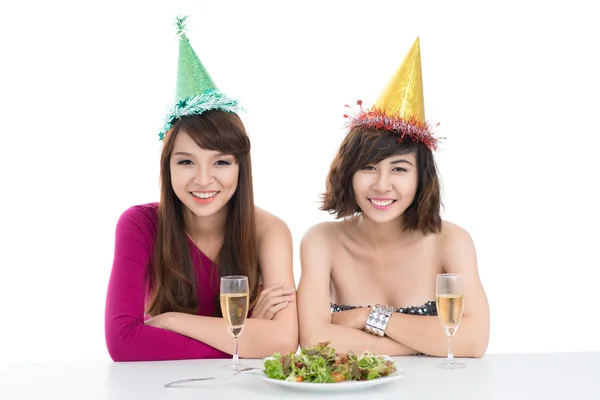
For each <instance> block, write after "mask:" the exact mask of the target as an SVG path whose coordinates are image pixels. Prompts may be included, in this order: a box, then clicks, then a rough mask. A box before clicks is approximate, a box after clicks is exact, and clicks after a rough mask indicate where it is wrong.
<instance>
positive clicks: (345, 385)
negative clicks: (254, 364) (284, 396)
mask: <svg viewBox="0 0 600 400" xmlns="http://www.w3.org/2000/svg"><path fill="white" fill-rule="evenodd" d="M384 357H386V358H389V357H387V356H384ZM268 358H270V357H268ZM402 376H403V375H402V370H401V369H400V367H399V366H398V364H397V363H396V372H394V373H393V374H392V375H388V376H384V377H382V378H377V379H372V380H370V381H344V382H334V383H313V382H289V381H282V380H280V379H272V378H269V377H267V376H266V375H260V379H262V380H263V381H266V382H269V383H272V384H275V385H279V386H284V387H287V388H290V389H294V390H307V391H324V390H325V391H333V392H336V391H345V390H355V389H362V388H369V387H373V386H379V385H385V384H386V383H392V382H395V381H397V380H398V379H400V378H402Z"/></svg>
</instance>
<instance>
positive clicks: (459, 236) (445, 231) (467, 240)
mask: <svg viewBox="0 0 600 400" xmlns="http://www.w3.org/2000/svg"><path fill="white" fill-rule="evenodd" d="M438 235H439V239H440V243H441V244H442V245H443V246H444V247H447V246H455V245H464V246H473V239H472V238H471V235H470V234H469V232H467V230H466V229H465V228H463V227H461V226H459V225H457V224H455V223H453V222H450V221H442V230H441V231H440V233H439V234H438Z"/></svg>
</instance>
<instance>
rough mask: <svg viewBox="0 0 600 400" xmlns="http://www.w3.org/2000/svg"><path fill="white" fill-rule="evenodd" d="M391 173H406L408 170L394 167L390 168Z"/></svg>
mask: <svg viewBox="0 0 600 400" xmlns="http://www.w3.org/2000/svg"><path fill="white" fill-rule="evenodd" d="M392 171H394V172H408V170H407V169H406V168H402V167H394V168H392Z"/></svg>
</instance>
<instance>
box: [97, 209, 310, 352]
mask: <svg viewBox="0 0 600 400" xmlns="http://www.w3.org/2000/svg"><path fill="white" fill-rule="evenodd" d="M152 223H153V222H152V221H147V220H145V219H144V217H143V216H140V215H139V212H137V211H136V210H128V211H127V212H126V213H124V215H123V216H122V217H121V219H120V220H119V223H118V225H117V238H116V243H115V260H114V265H113V269H112V272H111V278H110V282H109V287H108V293H107V300H106V315H105V334H106V344H107V348H108V351H109V353H110V356H111V357H112V359H113V360H115V361H153V360H175V359H190V358H223V357H226V356H227V354H232V353H233V350H234V344H233V339H232V338H231V336H230V335H229V333H228V332H227V329H226V327H225V324H224V321H223V319H222V318H214V317H205V316H197V315H189V314H184V313H165V314H161V315H158V316H156V317H154V318H151V319H150V320H148V321H144V296H145V276H146V265H147V264H148V261H149V257H150V254H151V246H150V244H149V243H150V241H149V240H148V238H147V237H146V235H145V234H144V232H148V231H149V230H150V229H151V226H149V225H151V224H152ZM267 228H268V229H267V233H266V234H265V236H264V238H263V240H262V241H261V242H260V246H259V249H258V252H259V254H258V256H259V260H260V265H261V273H262V277H263V284H264V286H265V287H268V288H277V287H278V286H283V287H287V288H294V287H295V285H294V277H293V272H292V243H291V235H290V232H289V229H288V228H287V226H286V225H285V224H284V223H283V222H281V221H280V220H275V221H274V222H273V223H271V224H269V226H268V227H267ZM278 283H279V284H278ZM283 291H284V289H276V290H268V291H267V290H265V291H264V292H263V293H262V302H263V304H266V305H269V306H271V305H273V304H272V303H270V301H271V300H272V299H273V296H275V297H277V296H279V297H280V298H286V299H287V300H288V303H287V304H284V305H282V304H281V303H278V304H279V308H277V307H276V306H275V307H266V309H265V307H263V311H262V312H261V311H260V310H258V308H259V307H257V308H255V311H256V313H254V314H253V317H254V316H259V317H261V318H249V319H248V320H247V321H246V324H245V326H244V332H243V334H242V335H241V336H240V343H239V355H240V357H246V358H261V357H265V356H268V355H270V354H272V353H274V352H277V351H278V352H282V353H288V352H290V351H296V349H297V347H298V321H297V311H296V310H297V308H296V301H295V299H294V294H292V295H288V294H285V293H283ZM259 303H260V301H259ZM274 333H276V334H274Z"/></svg>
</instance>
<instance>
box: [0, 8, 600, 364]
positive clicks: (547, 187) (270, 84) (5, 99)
mask: <svg viewBox="0 0 600 400" xmlns="http://www.w3.org/2000/svg"><path fill="white" fill-rule="evenodd" d="M586 4H593V2H584V1H572V0H569V1H566V0H565V1H562V2H551V1H545V2H542V1H540V2H532V1H529V2H527V1H514V2H512V1H501V2H475V1H474V2H472V3H471V4H469V3H459V2H456V1H451V2H450V1H441V2H431V1H429V2H424V1H415V0H413V1H400V0H396V1H389V2H383V1H375V0H369V1H366V0H363V1H360V2H353V1H348V0H345V1H327V2H326V1H313V2H310V1H301V2H300V1H299V2H293V3H292V2H281V1H279V2H276V1H272V2H258V1H252V2H249V1H246V2H243V1H239V2H233V1H193V2H192V1H190V2H182V1H169V2H150V1H144V2H142V1H135V2H134V1H106V0H104V1H97V2H72V3H65V2H60V1H54V2H42V1H37V2H32V1H19V2H18V4H17V2H16V1H15V2H10V1H6V2H2V5H1V6H0V57H1V62H0V68H1V70H0V71H1V73H0V121H1V134H2V137H1V141H0V149H1V157H0V163H1V164H0V174H1V175H0V179H1V180H0V182H1V187H2V189H1V195H0V213H1V215H0V307H1V314H0V370H2V369H3V368H6V366H7V365H8V364H10V363H11V362H14V361H20V360H77V359H108V353H107V351H106V347H105V343H104V301H105V293H106V286H107V282H108V277H109V274H110V269H111V264H112V255H113V254H112V251H113V241H114V229H115V224H116V222H117V219H118V217H119V216H120V214H121V213H122V212H123V211H124V210H125V209H126V208H128V207H129V206H131V205H134V204H138V203H145V202H150V201H156V200H157V199H158V154H159V152H160V142H159V141H158V136H157V135H158V132H159V130H160V128H161V126H162V121H163V118H164V115H165V111H166V108H167V106H168V105H169V104H170V103H171V101H172V100H173V96H174V86H175V77H176V67H177V39H176V36H175V28H174V27H173V25H172V23H173V20H174V17H175V16H176V15H178V14H190V20H189V34H188V35H189V37H190V40H191V43H192V46H193V47H194V48H195V50H196V52H197V53H198V55H199V56H200V58H201V59H202V61H203V62H204V64H205V65H206V66H207V68H208V69H209V71H210V73H211V75H212V77H213V78H214V80H215V81H216V83H217V85H218V86H219V87H220V89H222V90H223V91H224V92H226V93H228V94H229V95H231V96H233V97H236V98H239V99H240V100H241V102H242V103H243V106H244V108H245V109H246V111H247V112H246V113H245V114H242V118H243V120H244V122H245V123H246V126H247V129H248V132H249V135H250V137H251V140H252V146H253V152H252V157H253V163H254V165H253V167H254V185H255V193H256V194H255V196H256V202H257V204H258V205H259V206H261V207H263V208H265V209H267V210H269V211H271V212H273V213H275V214H276V215H278V216H280V217H281V218H283V219H284V220H285V221H286V222H287V223H288V225H289V227H290V229H291V230H292V234H293V237H294V243H295V246H296V250H297V245H298V243H299V241H300V239H301V237H302V235H303V233H304V232H305V230H306V229H307V228H308V227H309V226H311V225H313V224H315V223H317V222H320V221H323V220H328V219H331V217H330V216H329V215H328V214H326V213H324V212H321V211H318V200H319V193H320V192H321V191H322V190H323V188H324V179H325V175H326V173H327V169H328V166H329V163H330V161H331V159H332V157H333V155H334V153H335V151H336V149H337V146H338V145H339V143H340V141H341V140H342V138H343V136H344V130H343V124H344V122H345V121H344V119H343V117H342V115H343V114H344V113H345V112H346V109H344V108H343V105H344V104H347V103H349V104H354V102H355V101H356V100H357V99H362V100H363V101H364V102H365V105H370V104H372V102H373V101H374V99H375V98H376V97H377V95H378V94H379V92H380V91H381V90H382V89H383V86H384V85H385V83H387V81H388V79H389V77H390V76H391V74H392V73H393V72H394V70H395V69H396V68H397V66H398V65H399V63H400V62H401V60H402V59H403V57H404V55H405V54H406V52H407V51H408V49H409V48H410V46H411V45H412V43H413V41H414V40H415V38H416V37H417V36H419V37H420V38H421V50H422V63H423V77H424V90H425V108H426V116H427V118H428V119H429V120H430V121H432V122H434V123H435V122H438V121H439V122H441V125H440V130H439V132H440V135H442V136H445V137H447V138H448V139H447V140H446V142H445V144H444V146H443V149H442V152H441V153H439V154H438V155H437V160H438V164H439V168H440V170H441V174H442V179H443V183H444V203H445V212H444V218H445V219H448V220H451V221H453V222H455V223H457V224H459V225H461V226H463V227H465V228H466V229H467V230H468V231H469V232H470V233H471V235H472V236H473V238H474V241H475V244H476V247H477V251H478V260H479V268H480V272H481V277H482V279H483V283H484V286H485V289H486V291H487V293H488V296H489V300H490V305H491V315H492V328H491V340H490V345H489V349H488V352H489V353H508V352H558V351H561V352H562V351H587V350H600V344H598V340H597V337H598V334H597V330H595V329H593V325H595V323H596V322H597V313H598V307H597V306H598V301H597V300H598V299H597V293H595V291H596V292H597V290H598V284H599V283H598V280H599V279H600V272H599V269H600V268H599V267H600V262H599V261H598V257H597V248H598V234H597V227H598V226H599V225H600V217H599V216H598V211H597V207H596V205H597V203H598V200H597V195H596V192H597V186H598V181H599V180H598V178H597V163H596V162H595V161H594V160H593V157H596V156H597V154H598V148H599V145H600V139H599V135H600V132H599V131H600V128H599V126H600V120H599V118H598V109H599V106H600V102H599V101H598V93H599V92H600V80H599V78H598V76H599V73H598V71H600V63H599V61H598V47H599V45H598V37H600V29H599V28H598V24H597V20H596V18H595V15H597V14H595V13H594V12H592V6H591V5H586ZM296 255H297V251H296ZM295 271H296V279H298V277H299V272H300V266H299V264H298V263H297V258H296V265H295Z"/></svg>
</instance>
